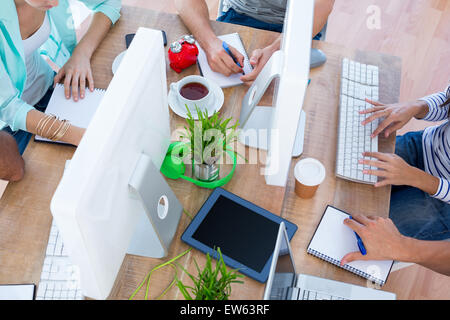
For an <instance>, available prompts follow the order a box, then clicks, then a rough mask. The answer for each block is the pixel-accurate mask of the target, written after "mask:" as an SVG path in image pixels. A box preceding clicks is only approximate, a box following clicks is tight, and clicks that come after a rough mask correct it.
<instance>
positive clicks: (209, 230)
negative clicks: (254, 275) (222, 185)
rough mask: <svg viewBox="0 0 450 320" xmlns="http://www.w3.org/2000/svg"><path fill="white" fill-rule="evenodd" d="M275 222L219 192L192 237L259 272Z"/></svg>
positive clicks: (268, 251) (272, 241) (270, 245)
mask: <svg viewBox="0 0 450 320" xmlns="http://www.w3.org/2000/svg"><path fill="white" fill-rule="evenodd" d="M278 228H279V224H278V223H276V222H274V221H272V220H269V219H267V218H266V217H264V216H262V215H260V214H258V213H255V212H254V211H252V210H250V209H248V208H246V207H243V206H241V205H240V204H238V203H236V202H234V201H233V200H230V199H228V198H226V197H224V196H219V198H218V199H217V201H216V203H215V204H214V205H213V207H212V208H211V210H210V212H209V213H208V214H207V215H206V217H205V218H204V219H203V221H202V223H201V224H200V226H199V227H198V228H197V230H196V231H195V232H194V234H193V235H192V237H193V238H194V239H195V240H197V241H199V242H201V243H203V244H204V245H206V246H208V247H210V248H216V249H217V248H218V247H219V248H220V250H221V252H222V254H224V255H227V256H228V257H230V258H232V259H234V260H236V261H238V262H239V263H241V264H243V265H245V266H247V267H249V268H251V269H253V270H255V271H257V272H261V271H262V269H263V268H264V265H265V264H266V262H267V260H268V259H269V258H270V255H271V254H272V253H273V250H274V248H275V242H276V238H277V234H278Z"/></svg>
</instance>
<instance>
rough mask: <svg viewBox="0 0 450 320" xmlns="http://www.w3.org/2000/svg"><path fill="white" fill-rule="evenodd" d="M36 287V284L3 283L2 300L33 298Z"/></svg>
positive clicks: (0, 298) (1, 286) (1, 288)
mask: <svg viewBox="0 0 450 320" xmlns="http://www.w3.org/2000/svg"><path fill="white" fill-rule="evenodd" d="M35 289H36V286H35V285H34V284H2V285H0V301H2V300H33V299H34V295H35Z"/></svg>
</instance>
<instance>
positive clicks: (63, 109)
mask: <svg viewBox="0 0 450 320" xmlns="http://www.w3.org/2000/svg"><path fill="white" fill-rule="evenodd" d="M104 95H105V90H101V89H95V90H94V91H93V92H91V91H90V90H89V89H86V94H85V97H84V99H78V101H77V102H75V101H73V99H66V96H65V94H64V85H62V84H57V85H56V86H55V89H54V91H53V94H52V97H51V98H50V101H49V103H48V106H47V109H46V110H45V113H46V114H52V115H55V116H57V117H58V118H59V119H60V120H69V121H70V123H71V124H72V125H74V126H77V127H80V128H87V127H88V126H89V123H90V122H91V119H92V118H93V116H94V114H95V112H96V111H97V108H98V106H99V105H100V102H101V101H102V99H103V96H104ZM35 140H36V141H45V142H55V141H51V140H49V139H46V138H43V137H41V136H38V135H36V137H35ZM57 143H63V142H59V141H57Z"/></svg>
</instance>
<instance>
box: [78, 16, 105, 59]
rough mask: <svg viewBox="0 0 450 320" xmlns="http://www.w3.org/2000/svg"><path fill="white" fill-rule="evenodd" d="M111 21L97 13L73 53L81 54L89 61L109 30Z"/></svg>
mask: <svg viewBox="0 0 450 320" xmlns="http://www.w3.org/2000/svg"><path fill="white" fill-rule="evenodd" d="M111 25H112V23H111V20H110V19H109V18H108V17H107V16H106V15H104V14H103V13H101V12H97V13H96V14H95V15H94V17H93V19H92V22H91V24H90V26H89V29H88V30H87V32H86V34H85V35H84V36H83V38H82V39H81V41H80V42H79V43H78V45H77V46H76V48H75V52H82V53H83V54H84V55H86V56H87V57H88V58H89V59H90V58H91V57H92V54H93V53H94V52H95V50H96V49H97V47H98V46H99V45H100V43H101V42H102V41H103V39H104V38H105V37H106V35H107V34H108V31H109V29H110V28H111Z"/></svg>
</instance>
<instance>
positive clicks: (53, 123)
mask: <svg viewBox="0 0 450 320" xmlns="http://www.w3.org/2000/svg"><path fill="white" fill-rule="evenodd" d="M57 122H58V119H57V118H56V117H55V118H53V122H52V125H51V126H50V127H48V129H47V133H46V134H45V137H47V136H48V135H49V134H50V131H51V129H52V128H53V126H54V125H55V123H57Z"/></svg>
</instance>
